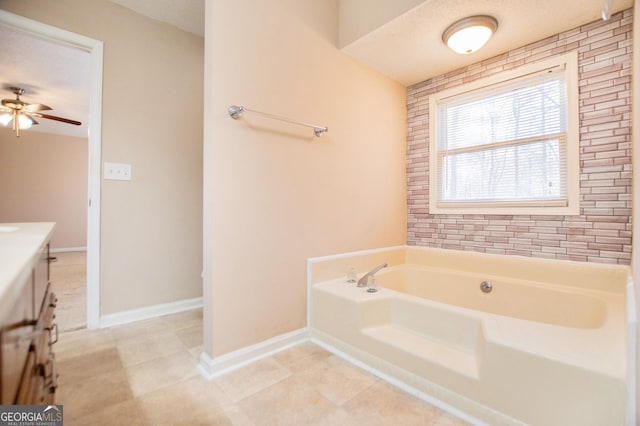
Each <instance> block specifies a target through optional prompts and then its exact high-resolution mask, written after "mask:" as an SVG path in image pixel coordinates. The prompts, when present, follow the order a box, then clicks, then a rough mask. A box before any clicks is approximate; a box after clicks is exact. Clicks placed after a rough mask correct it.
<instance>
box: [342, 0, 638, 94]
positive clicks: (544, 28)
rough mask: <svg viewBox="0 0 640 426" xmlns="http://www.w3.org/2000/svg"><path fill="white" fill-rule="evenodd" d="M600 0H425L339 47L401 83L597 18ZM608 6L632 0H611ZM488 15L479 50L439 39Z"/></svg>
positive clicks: (617, 8) (624, 6) (617, 7)
mask: <svg viewBox="0 0 640 426" xmlns="http://www.w3.org/2000/svg"><path fill="white" fill-rule="evenodd" d="M604 4H605V2H604V0H425V1H424V2H422V4H420V5H419V6H417V7H415V8H414V9H412V10H410V11H409V12H407V13H404V14H403V15H401V16H399V17H397V18H395V19H393V20H392V21H390V22H388V23H386V24H384V25H382V26H380V27H379V28H377V29H375V30H373V31H372V32H370V33H369V34H366V35H364V36H363V37H361V38H360V39H358V40H356V41H354V42H353V43H351V44H349V45H347V46H345V47H344V48H343V49H342V50H343V51H344V52H346V53H348V54H349V55H351V56H353V57H354V58H356V59H358V60H359V61H361V62H364V63H365V64H367V65H369V66H371V67H372V68H374V69H376V70H378V71H380V72H381V73H383V74H385V75H387V76H389V77H391V78H393V79H394V80H396V81H399V82H400V83H403V84H405V85H411V84H413V83H417V82H420V81H423V80H426V79H428V78H430V77H434V76H436V75H440V74H443V73H446V72H448V71H452V70H455V69H457V68H460V67H463V66H466V65H470V64H472V63H476V62H479V61H482V60H484V59H488V58H491V57H493V56H496V55H499V54H501V53H504V52H507V51H509V50H512V49H515V48H518V47H521V46H524V45H526V44H529V43H532V42H535V41H538V40H541V39H544V38H546V37H549V36H551V35H554V34H557V33H560V32H563V31H566V30H569V29H572V28H576V27H578V26H580V25H583V24H586V23H588V22H592V21H595V20H598V19H601V13H602V9H603V8H604ZM613 5H614V11H620V10H623V9H627V8H630V7H632V5H633V0H615V1H614V2H613ZM472 15H491V16H493V17H495V18H496V19H497V20H498V23H499V26H498V31H497V32H496V34H495V35H494V37H493V38H492V39H490V40H489V42H488V43H487V44H486V45H485V46H484V47H483V48H482V49H480V50H479V51H477V52H475V53H472V54H470V55H459V54H457V53H454V52H453V51H451V50H450V49H449V48H448V47H447V46H446V45H445V44H444V43H443V42H442V33H443V32H444V30H445V29H446V28H447V27H448V26H449V25H451V24H452V23H454V22H456V21H457V20H459V19H462V18H465V17H468V16H472Z"/></svg>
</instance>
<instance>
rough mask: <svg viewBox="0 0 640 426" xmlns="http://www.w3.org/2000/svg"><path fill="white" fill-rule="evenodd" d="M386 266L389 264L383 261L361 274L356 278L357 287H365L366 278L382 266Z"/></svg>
mask: <svg viewBox="0 0 640 426" xmlns="http://www.w3.org/2000/svg"><path fill="white" fill-rule="evenodd" d="M387 266H389V265H388V264H387V263H386V262H385V263H383V264H382V265H378V266H376V267H375V268H373V269H372V270H370V271H369V272H367V273H366V274H364V275H363V276H362V278H360V279H359V280H358V287H366V286H367V280H368V279H369V277H370V276H373V275H375V273H376V272H378V271H379V270H380V269H382V268H386V267H387Z"/></svg>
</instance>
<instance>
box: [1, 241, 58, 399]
mask: <svg viewBox="0 0 640 426" xmlns="http://www.w3.org/2000/svg"><path fill="white" fill-rule="evenodd" d="M49 264H50V255H49V244H47V245H46V246H45V247H44V248H43V249H42V250H40V252H39V253H38V259H37V261H36V263H35V265H34V266H33V269H32V271H31V274H30V276H28V277H27V278H26V280H27V281H26V282H24V283H23V285H22V286H21V290H20V294H19V296H18V297H17V299H16V303H15V305H14V308H13V310H12V311H11V312H10V313H9V315H7V316H3V319H2V324H0V342H1V344H2V347H1V351H0V373H1V374H0V383H1V385H0V404H3V405H10V404H21V405H34V404H36V405H37V404H53V403H54V402H55V390H56V387H57V372H56V368H55V354H54V352H53V345H54V344H55V342H56V341H57V327H56V325H55V308H56V303H57V299H56V296H55V294H53V292H52V291H51V282H50V269H49Z"/></svg>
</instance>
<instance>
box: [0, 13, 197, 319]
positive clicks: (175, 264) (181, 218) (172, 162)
mask: <svg viewBox="0 0 640 426" xmlns="http://www.w3.org/2000/svg"><path fill="white" fill-rule="evenodd" d="M0 7H2V8H3V9H6V10H8V11H10V12H13V13H16V14H18V15H22V16H26V17H28V18H31V19H34V20H36V21H40V22H44V23H46V24H49V25H53V26H56V27H59V28H63V29H66V30H69V31H73V32H75V33H78V34H82V35H85V36H88V37H91V38H94V39H98V40H102V41H104V82H103V119H102V160H103V161H106V162H119V163H129V164H131V166H132V175H133V180H132V181H130V182H122V181H103V182H102V200H101V201H102V206H101V238H102V240H101V313H102V314H103V315H104V314H111V313H115V312H120V311H125V310H129V309H135V308H140V307H145V306H152V305H156V304H160V303H168V302H174V301H178V300H183V299H189V298H194V297H198V296H200V295H201V294H202V293H201V292H202V284H201V276H200V274H201V271H202V198H201V197H202V104H203V98H202V87H203V60H204V55H203V49H204V47H203V46H204V40H203V38H202V37H198V36H195V35H193V34H190V33H187V32H184V31H181V30H178V29H176V28H175V27H172V26H170V25H168V24H164V23H160V22H158V21H154V20H151V19H148V18H145V17H143V16H142V15H139V14H137V13H134V12H132V11H130V10H129V9H126V8H124V7H122V6H119V5H116V4H114V3H111V2H109V1H105V0H92V1H84V0H59V1H48V0H1V1H0Z"/></svg>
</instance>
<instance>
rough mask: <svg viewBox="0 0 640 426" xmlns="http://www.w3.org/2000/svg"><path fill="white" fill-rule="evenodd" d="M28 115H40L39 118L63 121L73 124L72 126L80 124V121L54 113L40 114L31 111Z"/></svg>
mask: <svg viewBox="0 0 640 426" xmlns="http://www.w3.org/2000/svg"><path fill="white" fill-rule="evenodd" d="M29 115H30V116H36V117H41V118H46V119H48V120H55V121H61V122H63V123H67V124H73V125H74V126H80V125H82V123H81V122H79V121H76V120H70V119H68V118H62V117H56V116H55V115H49V114H42V113H40V112H32V113H29Z"/></svg>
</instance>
